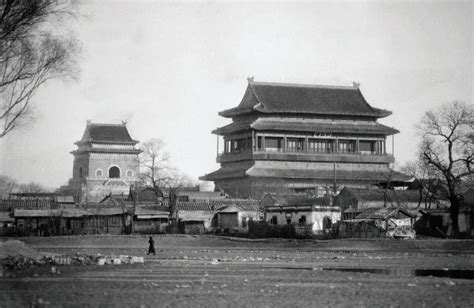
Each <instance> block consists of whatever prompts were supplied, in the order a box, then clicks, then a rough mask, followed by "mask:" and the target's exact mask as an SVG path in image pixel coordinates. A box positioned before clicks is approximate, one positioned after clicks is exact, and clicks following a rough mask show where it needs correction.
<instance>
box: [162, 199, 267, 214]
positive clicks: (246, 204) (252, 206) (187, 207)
mask: <svg viewBox="0 0 474 308" xmlns="http://www.w3.org/2000/svg"><path fill="white" fill-rule="evenodd" d="M166 204H168V202H166ZM231 205H232V206H237V207H239V208H240V209H242V211H257V210H258V207H259V202H258V201H257V200H249V199H225V200H209V201H186V202H180V201H178V202H177V203H176V210H179V211H211V212H212V211H217V210H218V209H221V208H223V207H225V206H231Z"/></svg>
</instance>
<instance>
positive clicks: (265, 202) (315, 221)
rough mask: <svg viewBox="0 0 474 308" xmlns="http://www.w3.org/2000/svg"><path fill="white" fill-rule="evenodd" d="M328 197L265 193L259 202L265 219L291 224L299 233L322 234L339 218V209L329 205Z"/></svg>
mask: <svg viewBox="0 0 474 308" xmlns="http://www.w3.org/2000/svg"><path fill="white" fill-rule="evenodd" d="M331 203H332V202H331V199H330V197H318V198H314V197H310V196H308V195H305V194H291V195H284V194H283V195H282V194H267V195H265V197H264V198H263V199H262V201H261V202H260V206H261V208H262V209H263V211H264V212H265V221H267V222H268V223H270V224H274V225H285V224H288V225H289V224H291V225H293V226H295V229H296V232H297V233H300V234H307V233H308V231H309V233H310V234H323V233H325V232H328V231H329V230H330V229H331V226H332V224H333V223H335V222H337V221H339V220H340V219H341V209H340V208H339V207H335V206H332V205H331Z"/></svg>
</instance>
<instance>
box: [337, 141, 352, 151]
mask: <svg viewBox="0 0 474 308" xmlns="http://www.w3.org/2000/svg"><path fill="white" fill-rule="evenodd" d="M354 151H355V141H352V140H341V141H339V152H341V153H353V152H354Z"/></svg>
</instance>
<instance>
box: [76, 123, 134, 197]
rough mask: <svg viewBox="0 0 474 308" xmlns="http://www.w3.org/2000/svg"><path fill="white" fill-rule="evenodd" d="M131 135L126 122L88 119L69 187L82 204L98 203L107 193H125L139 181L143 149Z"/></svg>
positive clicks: (79, 142) (79, 144)
mask: <svg viewBox="0 0 474 308" xmlns="http://www.w3.org/2000/svg"><path fill="white" fill-rule="evenodd" d="M137 143H138V141H137V140H134V139H132V138H131V137H130V134H129V132H128V129H127V127H126V123H122V124H99V123H91V122H90V121H88V122H87V126H86V129H85V131H84V134H83V136H82V138H81V140H79V141H77V142H76V143H75V144H76V145H77V149H76V150H74V151H72V152H71V154H72V155H74V163H73V170H72V179H70V180H69V187H68V188H69V190H70V191H71V192H73V193H74V194H75V195H77V196H78V197H79V199H80V201H81V203H87V202H99V201H100V200H102V199H103V198H104V197H105V196H107V195H109V194H112V195H122V194H123V195H125V196H127V195H128V193H129V191H130V185H133V184H135V183H136V182H137V181H138V176H139V163H138V154H139V153H140V150H139V149H137V148H135V145H136V144H137Z"/></svg>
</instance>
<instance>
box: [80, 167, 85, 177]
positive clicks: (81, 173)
mask: <svg viewBox="0 0 474 308" xmlns="http://www.w3.org/2000/svg"><path fill="white" fill-rule="evenodd" d="M83 176H84V172H83V170H82V167H79V177H80V178H82V177H83Z"/></svg>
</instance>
